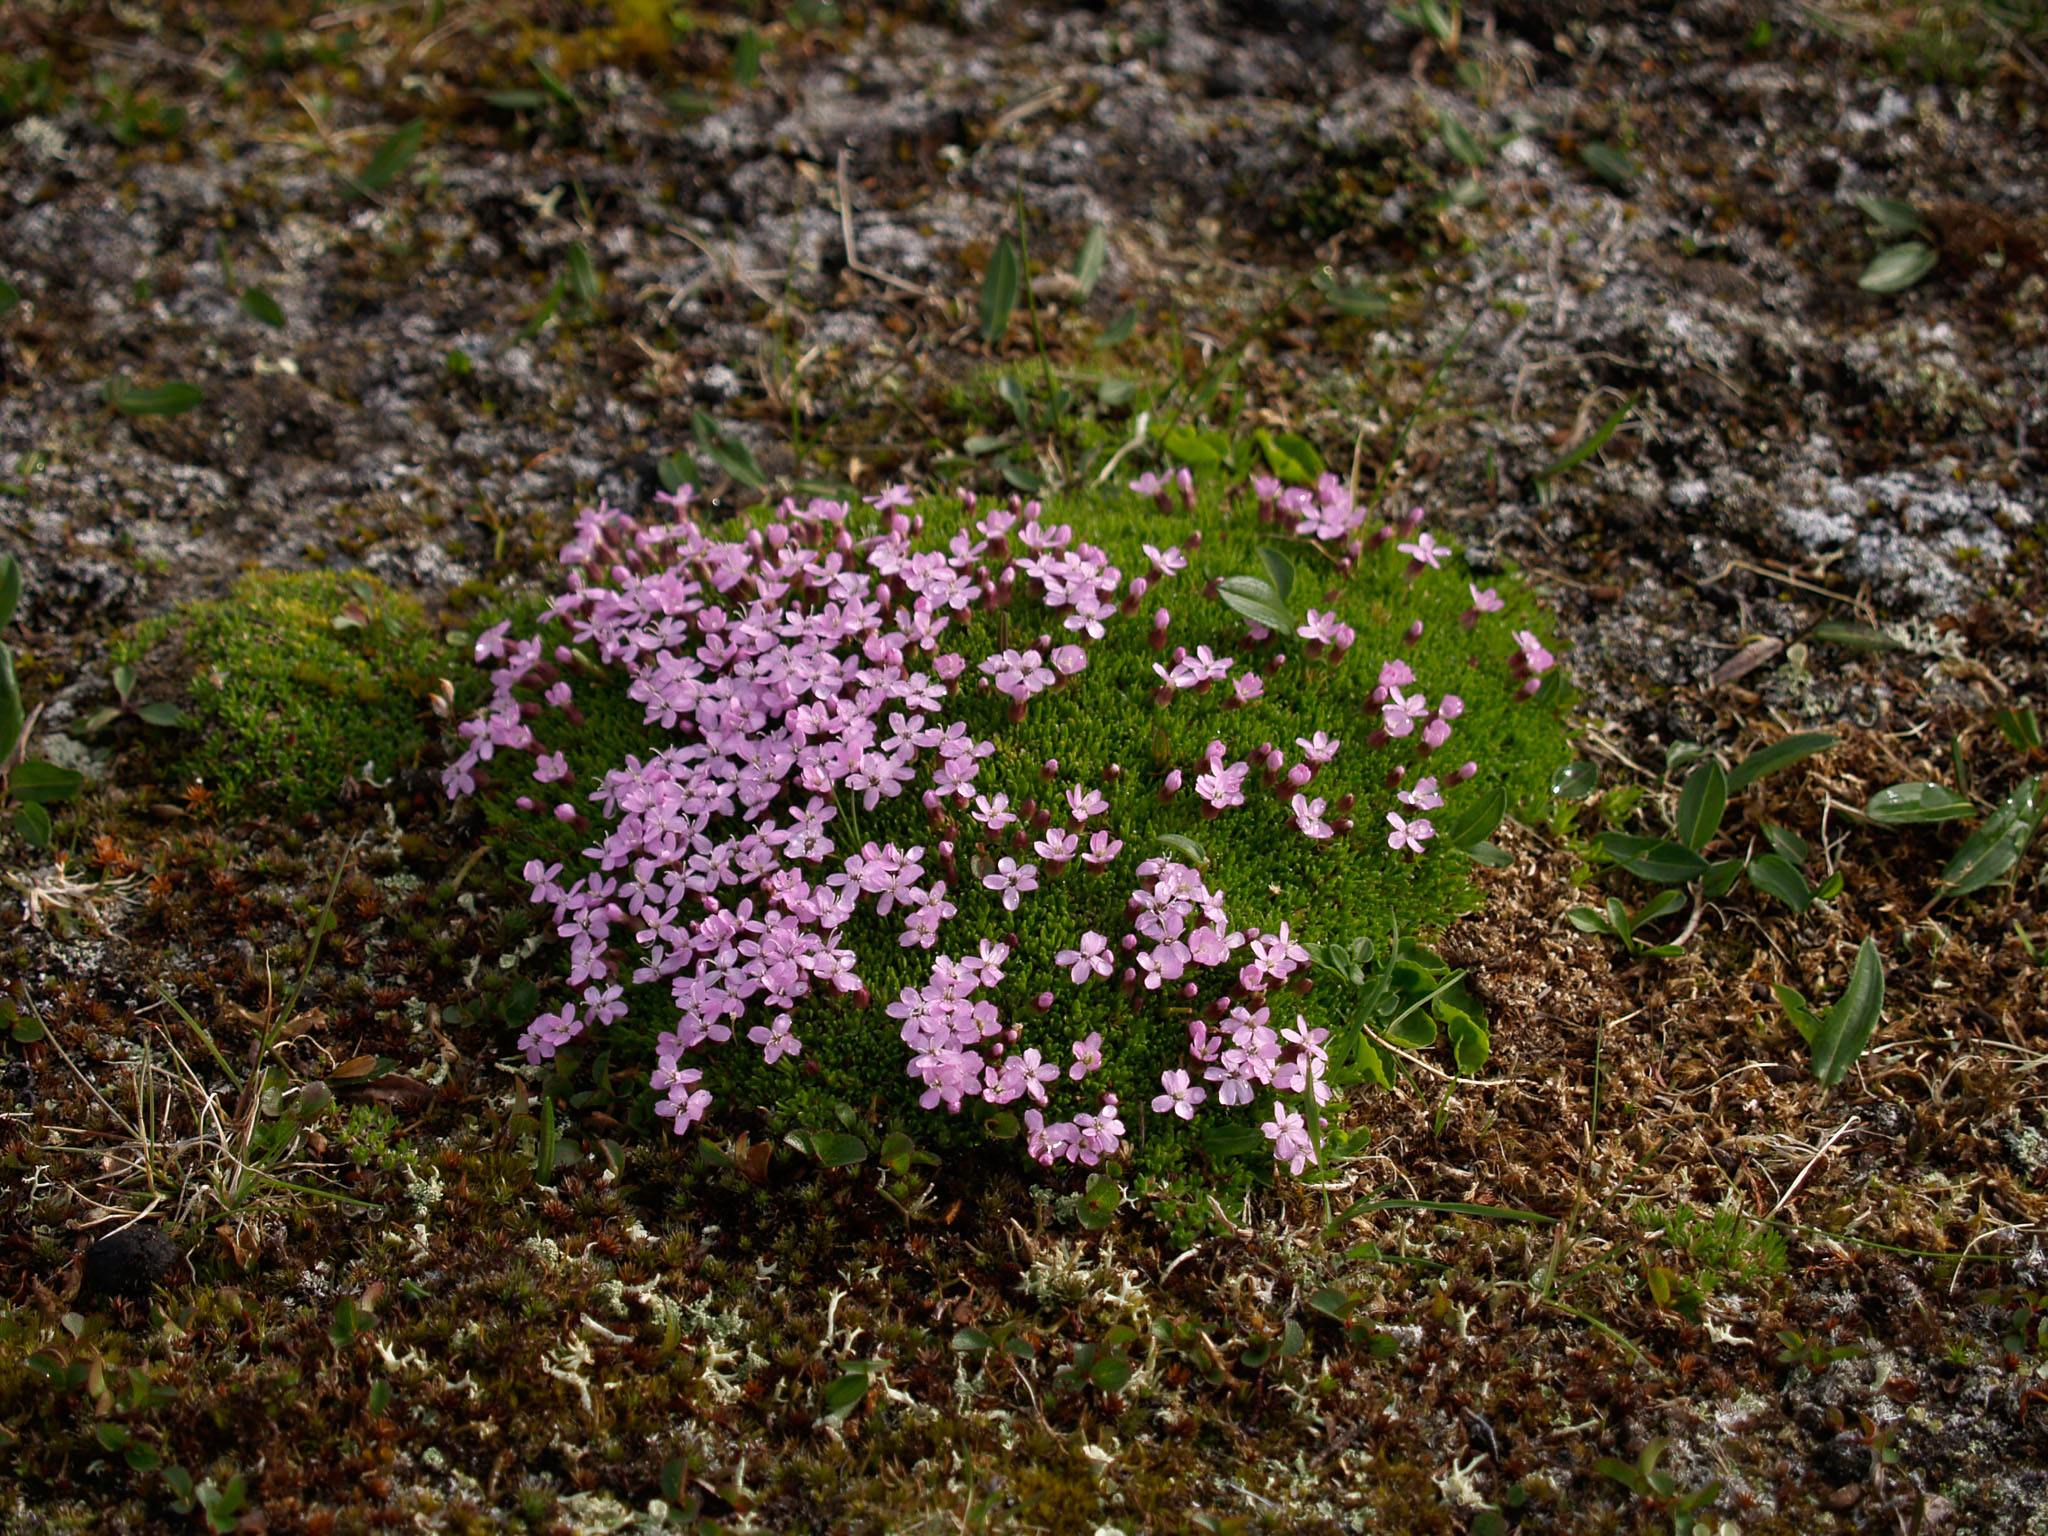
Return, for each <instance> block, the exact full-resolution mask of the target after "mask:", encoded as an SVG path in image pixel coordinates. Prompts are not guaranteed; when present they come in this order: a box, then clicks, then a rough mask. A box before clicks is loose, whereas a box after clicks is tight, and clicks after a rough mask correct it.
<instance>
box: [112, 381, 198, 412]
mask: <svg viewBox="0 0 2048 1536" xmlns="http://www.w3.org/2000/svg"><path fill="white" fill-rule="evenodd" d="M100 397H101V398H102V399H103V400H105V401H106V402H107V404H108V405H111V406H112V407H113V408H114V409H115V410H117V411H119V412H120V413H121V414H122V415H123V416H182V415H184V414H185V412H187V411H189V410H191V409H193V408H194V407H195V406H197V405H198V404H199V403H200V402H201V401H203V400H204V399H205V398H206V395H205V392H204V391H202V390H201V389H200V387H199V386H198V385H197V384H187V383H185V382H184V381H183V380H177V381H174V382H172V383H169V384H157V385H153V386H151V387H149V388H146V389H137V388H136V387H135V386H134V385H132V384H130V383H129V382H128V381H127V380H126V379H109V380H107V382H106V384H105V386H104V387H103V388H102V389H101V391H100Z"/></svg>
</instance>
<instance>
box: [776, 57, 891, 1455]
mask: <svg viewBox="0 0 2048 1536" xmlns="http://www.w3.org/2000/svg"><path fill="white" fill-rule="evenodd" d="M749 35H750V36H751V35H752V31H751V29H749ZM867 1395H868V1373H867V1372H866V1371H848V1372H847V1373H846V1374H845V1375H844V1376H841V1377H840V1378H839V1379H838V1380H836V1381H834V1382H833V1383H832V1384H831V1385H830V1386H828V1387H826V1388H825V1417H826V1418H828V1419H843V1418H845V1417H846V1416H847V1415H848V1414H849V1413H852V1412H853V1410H854V1409H856V1408H858V1407H859V1406H860V1405H861V1401H862V1399H864V1398H865V1397H866V1396H867Z"/></svg>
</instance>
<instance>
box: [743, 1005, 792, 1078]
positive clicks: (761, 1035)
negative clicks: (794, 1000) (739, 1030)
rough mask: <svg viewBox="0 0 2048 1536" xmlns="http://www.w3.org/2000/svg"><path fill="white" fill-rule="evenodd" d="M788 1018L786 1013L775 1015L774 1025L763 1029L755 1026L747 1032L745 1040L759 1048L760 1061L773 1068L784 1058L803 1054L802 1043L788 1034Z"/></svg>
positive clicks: (760, 1026)
mask: <svg viewBox="0 0 2048 1536" xmlns="http://www.w3.org/2000/svg"><path fill="white" fill-rule="evenodd" d="M789 1027H790V1018H789V1015H788V1014H786V1013H778V1014H777V1015H775V1025H774V1027H773V1028H772V1029H771V1028H765V1027H763V1026H762V1025H759V1024H756V1025H755V1026H754V1027H753V1028H752V1029H750V1030H748V1031H747V1038H748V1039H749V1040H751V1041H753V1042H754V1044H756V1045H758V1046H760V1047H761V1059H762V1060H763V1061H765V1062H766V1063H767V1064H768V1065H769V1066H771V1067H772V1066H774V1065H775V1063H776V1062H778V1061H780V1060H781V1059H782V1058H783V1057H785V1056H796V1055H800V1054H802V1052H803V1048H804V1043H803V1042H802V1041H801V1040H799V1039H797V1037H796V1036H795V1035H792V1034H791V1033H790V1032H789Z"/></svg>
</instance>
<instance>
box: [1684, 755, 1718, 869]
mask: <svg viewBox="0 0 2048 1536" xmlns="http://www.w3.org/2000/svg"><path fill="white" fill-rule="evenodd" d="M1727 809H1728V773H1727V770H1726V769H1724V768H1723V767H1722V766H1721V762H1720V759H1719V758H1713V757H1710V758H1708V759H1707V760H1706V761H1705V762H1703V763H1701V764H1700V765H1699V766H1698V767H1696V768H1694V769H1693V771H1692V772H1691V773H1689V774H1687V775H1686V777H1685V787H1684V788H1683V789H1681V790H1680V791H1679V792H1678V820H1677V823H1676V825H1674V826H1673V827H1672V831H1674V832H1675V833H1677V834H1678V840H1679V841H1680V842H1681V843H1683V844H1685V846H1686V847H1688V848H1690V849H1691V850H1692V851H1693V852H1694V853H1698V852H1699V851H1700V850H1701V849H1702V848H1704V847H1706V846H1707V844H1709V843H1711V842H1712V841H1713V840H1714V834H1715V833H1717V832H1719V831H1720V830H1721V817H1722V815H1723V813H1725V812H1726V811H1727Z"/></svg>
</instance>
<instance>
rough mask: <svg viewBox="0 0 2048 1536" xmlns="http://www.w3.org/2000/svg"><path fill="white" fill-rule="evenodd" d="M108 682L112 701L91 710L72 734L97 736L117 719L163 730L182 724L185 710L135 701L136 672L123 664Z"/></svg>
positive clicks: (165, 703) (157, 702)
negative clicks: (111, 691)
mask: <svg viewBox="0 0 2048 1536" xmlns="http://www.w3.org/2000/svg"><path fill="white" fill-rule="evenodd" d="M109 681H111V682H112V683H113V685H114V699H115V702H114V703H112V704H109V705H107V706H106V707H104V708H102V709H97V710H94V711H93V713H92V714H91V715H89V716H87V717H86V719H85V721H84V723H82V724H81V725H79V726H78V727H77V728H76V730H75V733H74V734H76V735H79V736H97V735H98V734H99V733H100V732H101V731H104V730H105V729H106V728H107V727H108V726H110V725H113V724H114V723H115V722H116V721H119V720H139V721H141V722H142V723H143V724H144V725H153V726H156V727H158V728H160V729H164V730H169V729H172V728H175V727H177V726H181V725H183V724H185V714H184V711H183V710H181V709H179V708H178V706H177V705H175V704H173V703H171V702H169V701H168V700H163V699H159V700H154V701H150V700H142V701H138V700H137V699H136V697H135V669H134V668H133V667H131V666H129V665H128V664H127V663H126V662H122V663H120V664H118V665H116V666H115V668H114V671H113V674H112V676H111V678H110V679H109Z"/></svg>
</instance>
